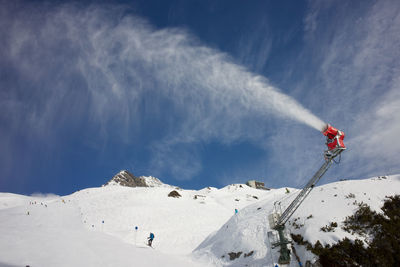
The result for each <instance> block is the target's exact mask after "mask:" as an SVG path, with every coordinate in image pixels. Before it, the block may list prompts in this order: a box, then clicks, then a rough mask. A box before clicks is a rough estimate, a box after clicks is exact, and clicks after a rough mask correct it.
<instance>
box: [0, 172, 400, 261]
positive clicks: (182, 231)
mask: <svg viewBox="0 0 400 267" xmlns="http://www.w3.org/2000/svg"><path fill="white" fill-rule="evenodd" d="M172 190H176V191H177V192H178V193H179V195H180V196H181V197H178V198H173V197H168V194H169V193H170V192H171V191H172ZM288 191H290V192H289V193H288ZM298 192H299V189H293V188H288V190H287V189H286V188H281V189H272V190H270V191H265V190H257V189H254V188H251V187H248V186H246V185H243V184H234V185H229V186H226V187H224V188H221V189H217V188H213V187H207V188H204V189H201V190H184V189H180V188H176V187H173V186H170V185H165V184H161V185H158V186H153V187H127V186H121V185H116V184H115V185H112V186H103V187H98V188H88V189H84V190H80V191H78V192H75V193H73V194H71V195H68V196H62V197H60V196H50V197H46V196H22V195H16V194H10V193H0V236H1V237H2V238H1V239H0V266H26V265H30V266H85V267H86V266H96V267H98V266H117V267H118V266H145V267H146V266H148V267H150V266H165V267H172V266H174V267H179V266H182V267H183V266H185V267H186V266H193V267H196V266H246V265H247V266H253V267H256V266H273V264H275V263H276V262H277V260H278V257H279V252H278V250H279V248H274V249H272V248H271V243H274V239H275V238H276V232H275V231H271V227H270V226H269V222H268V215H269V214H271V213H272V212H273V211H274V203H275V202H276V201H280V202H281V203H282V210H283V209H284V208H285V207H286V206H287V205H289V203H290V202H291V200H292V199H293V198H294V197H295V196H296V194H297V193H298ZM394 194H400V175H393V176H389V177H375V178H370V179H366V180H355V181H341V182H336V183H332V184H326V185H323V186H319V187H316V188H314V190H313V191H312V192H311V193H310V195H309V197H308V198H307V199H306V200H305V201H304V202H303V204H302V205H301V206H300V208H299V209H298V210H297V211H296V212H295V213H294V215H293V217H292V218H291V220H290V221H289V222H288V223H287V225H288V228H289V230H290V231H291V232H292V233H294V234H301V235H302V236H303V237H304V239H305V240H308V241H309V242H311V243H315V242H316V241H317V240H320V241H321V243H322V244H329V243H332V242H336V241H337V240H339V239H341V238H343V237H345V236H347V237H349V238H351V239H354V238H355V237H354V236H351V235H350V234H349V233H347V232H344V231H343V230H342V229H341V228H340V223H341V222H342V221H343V219H344V218H345V217H346V216H348V215H350V214H352V213H353V212H354V211H355V210H356V209H357V207H358V204H359V203H360V202H364V203H367V204H368V205H370V206H371V208H373V209H376V210H379V208H380V207H381V205H382V204H383V200H384V199H385V196H389V195H394ZM235 209H237V210H238V213H237V214H235ZM103 222H104V223H103ZM331 222H337V223H338V227H336V228H335V229H334V231H331V232H323V231H321V227H324V226H326V225H328V224H329V223H331ZM136 226H137V227H138V230H135V227H136ZM150 232H153V233H154V234H155V240H154V242H153V245H154V248H155V249H154V250H153V249H149V248H148V247H147V246H146V245H145V242H146V237H147V236H148V235H149V233H150ZM295 248H296V250H297V254H298V255H299V257H300V259H301V260H302V262H303V264H304V263H305V261H307V260H311V261H313V260H315V256H314V255H313V254H311V253H310V252H308V251H306V250H305V249H304V247H302V246H297V245H295ZM232 255H233V256H234V257H237V258H236V259H234V260H230V258H231V257H232ZM290 266H298V263H297V262H296V261H295V260H294V257H293V256H292V262H291V264H290Z"/></svg>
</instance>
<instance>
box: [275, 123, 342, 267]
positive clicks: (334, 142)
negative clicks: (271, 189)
mask: <svg viewBox="0 0 400 267" xmlns="http://www.w3.org/2000/svg"><path fill="white" fill-rule="evenodd" d="M322 134H323V135H325V136H326V145H327V147H328V149H327V150H326V151H325V153H324V158H325V162H324V164H322V166H321V168H319V170H318V171H317V172H316V173H315V174H314V176H313V177H312V178H311V179H310V181H308V183H307V185H306V186H305V187H304V188H303V189H302V190H301V191H300V193H299V194H298V195H297V196H296V198H295V199H294V200H293V201H292V203H290V205H289V206H288V207H287V208H286V209H285V211H284V212H283V213H282V214H280V213H279V211H278V210H277V209H276V210H275V213H273V214H270V216H269V221H270V224H271V228H273V229H274V230H276V231H278V234H279V242H277V243H275V244H273V245H274V247H276V246H280V248H281V249H280V257H279V263H280V264H289V263H290V251H289V249H288V248H287V244H289V243H290V242H289V241H288V239H287V238H286V237H285V232H284V230H285V223H286V222H287V221H288V220H289V219H290V217H291V216H292V215H293V213H294V212H295V211H296V210H297V208H298V207H299V206H300V205H301V203H302V202H303V201H304V200H305V199H306V197H307V196H308V194H309V193H310V192H311V190H312V189H313V188H314V186H315V184H316V183H317V182H318V181H319V180H320V179H321V178H322V176H323V175H324V174H325V173H326V171H327V170H328V169H329V167H330V166H331V165H332V161H333V160H334V158H336V157H337V156H339V155H340V154H341V153H342V152H343V151H344V150H345V149H346V146H345V145H344V143H343V139H344V136H345V134H344V132H342V131H339V130H338V129H336V128H334V127H332V126H331V125H330V124H327V125H326V127H325V128H324V130H323V131H322ZM275 204H276V203H275ZM278 204H279V205H280V202H279V203H278ZM275 207H276V206H275Z"/></svg>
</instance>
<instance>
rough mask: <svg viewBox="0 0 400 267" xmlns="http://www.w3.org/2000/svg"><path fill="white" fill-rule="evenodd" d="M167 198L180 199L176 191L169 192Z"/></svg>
mask: <svg viewBox="0 0 400 267" xmlns="http://www.w3.org/2000/svg"><path fill="white" fill-rule="evenodd" d="M168 196H169V197H176V198H179V197H181V195H180V194H179V193H178V191H176V190H173V191H171V192H170V193H169V194H168Z"/></svg>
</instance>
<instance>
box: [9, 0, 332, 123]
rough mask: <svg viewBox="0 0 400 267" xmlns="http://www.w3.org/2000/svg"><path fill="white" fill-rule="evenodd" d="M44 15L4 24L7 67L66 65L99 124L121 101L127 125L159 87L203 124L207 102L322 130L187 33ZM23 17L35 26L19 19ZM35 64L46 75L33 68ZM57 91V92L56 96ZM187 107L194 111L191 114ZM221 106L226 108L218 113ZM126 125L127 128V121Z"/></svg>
mask: <svg viewBox="0 0 400 267" xmlns="http://www.w3.org/2000/svg"><path fill="white" fill-rule="evenodd" d="M48 13H49V14H46V17H47V18H44V17H45V16H43V13H40V14H42V15H36V14H33V15H31V14H30V15H28V14H23V11H21V12H20V13H19V14H18V15H19V16H18V15H17V16H13V18H11V17H8V18H7V17H6V18H3V19H2V20H8V21H9V22H8V23H7V24H9V23H11V24H12V25H13V27H12V29H13V30H10V32H9V39H8V41H9V43H8V44H9V45H10V46H8V49H9V50H10V51H9V52H10V55H11V59H12V62H16V61H20V62H23V64H21V65H22V66H20V68H21V69H20V70H21V71H26V73H28V72H29V71H30V72H31V73H30V75H32V76H36V77H38V76H39V77H38V78H44V77H40V76H41V75H44V74H45V73H46V71H47V70H49V68H51V67H54V66H52V65H51V61H50V60H49V59H50V58H53V57H54V56H55V58H56V59H57V58H58V59H60V60H63V59H65V61H66V63H67V66H66V67H67V68H68V71H69V72H70V71H74V70H77V71H79V73H80V74H82V75H83V77H84V79H85V80H86V82H87V85H88V90H89V91H90V92H91V97H92V98H93V99H94V102H93V103H94V104H93V105H94V106H92V107H91V108H92V112H93V113H95V114H96V117H97V119H100V120H101V119H102V118H104V116H105V117H108V116H109V115H107V114H110V113H109V112H108V111H110V110H109V109H110V108H106V109H104V107H106V106H107V104H109V102H112V101H113V100H119V103H121V104H122V106H120V108H122V109H120V111H119V112H121V111H122V114H123V115H124V117H125V118H126V119H128V117H129V114H130V113H131V111H129V107H128V106H130V105H131V104H132V101H133V102H135V100H138V99H140V98H141V97H143V95H144V90H145V89H146V90H148V89H149V88H150V87H152V86H153V85H154V84H159V86H158V88H159V89H157V92H155V93H157V94H161V95H162V96H163V97H167V98H169V99H172V100H173V102H174V103H173V104H174V105H176V106H181V105H185V107H184V109H191V110H192V111H194V112H191V115H193V114H195V115H197V116H200V117H201V118H202V119H205V118H206V117H208V115H209V114H205V112H204V110H203V109H202V108H201V107H200V106H201V104H200V102H204V101H206V103H207V104H208V107H207V108H208V109H209V108H211V110H213V111H216V113H217V114H221V113H223V112H226V114H225V115H227V117H229V115H230V114H229V106H230V105H238V104H239V105H240V107H241V108H242V109H243V110H245V111H251V112H255V113H260V114H265V115H268V114H274V115H277V116H280V117H288V118H291V119H294V120H296V121H299V122H302V123H304V124H307V125H309V126H311V127H313V128H315V129H317V130H321V129H322V128H323V126H324V125H325V124H324V123H323V122H322V121H321V120H320V119H319V118H317V117H316V116H315V115H313V114H312V113H311V112H310V111H309V110H307V109H305V108H304V107H302V106H301V105H300V104H299V103H298V102H296V101H295V100H294V99H292V98H291V97H289V96H287V95H285V94H283V93H282V92H280V91H279V90H278V89H277V88H274V87H273V86H271V85H269V84H268V81H267V80H266V79H265V78H262V77H260V76H256V75H254V74H253V73H251V72H249V71H247V70H246V69H244V68H243V67H241V66H238V65H237V64H234V63H232V61H231V60H230V58H229V57H228V56H227V55H226V54H223V53H221V52H219V51H217V50H214V49H211V48H208V47H205V46H203V45H202V44H200V43H199V42H197V41H196V40H195V38H194V37H193V36H191V35H190V34H188V33H187V32H184V31H182V30H179V29H175V28H174V29H164V30H154V29H153V28H152V27H151V26H149V25H148V24H147V23H146V22H145V21H143V20H141V19H138V18H137V17H133V16H130V17H122V11H121V10H120V9H114V10H111V11H110V10H106V9H104V8H100V7H94V6H92V7H90V8H87V9H84V10H83V11H81V10H78V9H77V8H75V7H73V6H63V7H61V8H59V9H56V10H54V9H53V10H51V12H48ZM26 16H33V19H31V20H27V19H24V18H26ZM41 16H43V17H41ZM111 17H114V18H115V17H117V18H118V19H117V20H112V19H110V18H111ZM10 21H11V22H10ZM32 21H33V22H36V23H33V24H32ZM42 23H44V25H43V24H42ZM2 30H3V31H4V30H5V29H2ZM60 31H62V32H63V34H60ZM37 33H40V34H39V36H38V35H37ZM60 44H61V45H62V47H61V48H65V50H64V52H66V53H64V55H56V52H63V51H60V48H58V49H57V47H59V45H60ZM3 48H4V47H3ZM34 51H35V53H36V54H37V56H34V55H32V56H30V58H25V59H22V56H23V53H26V52H32V54H33V52H34ZM71 54H72V55H71ZM71 56H72V58H73V59H71ZM39 61H40V63H43V64H42V66H43V67H44V68H45V69H44V71H39V70H36V68H34V65H35V64H36V63H39ZM28 68H29V71H28ZM46 68H47V69H46ZM59 68H60V67H59ZM63 68H65V67H63ZM35 72H36V73H35ZM28 78H29V77H28ZM61 78H62V77H61ZM64 78H66V77H65V76H64ZM48 79H50V78H48ZM149 79H151V81H149ZM55 86H56V88H55V90H57V89H60V88H59V87H60V86H58V88H57V85H55ZM188 102H189V103H190V104H193V103H195V104H197V105H195V106H194V107H193V106H192V107H190V105H186V104H187V103H188ZM221 105H223V106H224V107H228V109H224V110H222V109H221V108H220V106H221ZM99 106H101V107H99ZM111 113H113V112H111ZM210 114H212V113H210ZM126 122H127V123H128V124H129V119H128V121H126Z"/></svg>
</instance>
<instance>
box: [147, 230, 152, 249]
mask: <svg viewBox="0 0 400 267" xmlns="http://www.w3.org/2000/svg"><path fill="white" fill-rule="evenodd" d="M153 239H154V234H153V233H150V236H149V237H148V238H147V240H148V243H147V244H148V245H149V247H151V244H152V243H153Z"/></svg>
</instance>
